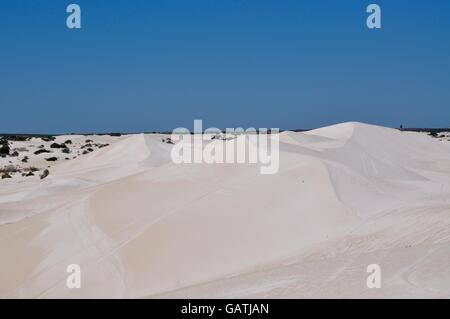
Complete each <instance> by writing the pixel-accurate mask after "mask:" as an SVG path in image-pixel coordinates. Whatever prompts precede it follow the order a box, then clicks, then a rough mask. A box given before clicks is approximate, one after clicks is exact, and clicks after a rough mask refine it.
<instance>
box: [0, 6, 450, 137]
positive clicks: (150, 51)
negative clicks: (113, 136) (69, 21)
mask: <svg viewBox="0 0 450 319" xmlns="http://www.w3.org/2000/svg"><path fill="white" fill-rule="evenodd" d="M70 3H77V4H79V5H80V6H81V9H82V29H81V30H69V29H68V28H67V27H66V17H67V15H68V14H67V13H66V12H65V9H66V6H67V5H68V4H70ZM370 3H378V4H379V5H380V6H381V8H382V25H383V27H382V29H381V30H369V29H367V27H366V24H365V23H366V18H367V15H368V14H367V13H366V7H367V5H368V4H370ZM0 110H1V113H0V114H1V118H2V120H1V123H0V132H16V133H69V132H94V131H95V132H108V131H127V132H130V131H133V132H139V131H160V130H172V129H174V128H176V127H178V126H184V127H187V128H192V126H193V121H194V119H203V121H204V127H209V126H215V127H219V128H223V129H224V128H226V127H238V126H241V127H244V128H247V127H251V126H252V127H277V128H281V129H294V128H310V127H319V126H323V125H328V124H334V123H337V122H344V121H362V122H368V123H374V124H381V125H386V126H393V127H397V126H398V125H400V124H401V123H402V124H403V125H405V126H416V127H417V126H420V127H425V126H426V127H448V126H450V1H448V0H431V1H425V0H416V1H415V0H408V1H407V0H396V1H392V0H389V1H375V0H373V1H358V0H352V1H348V0H314V1H306V0H305V1H299V0H296V1H287V0H271V1H268V0H190V1H186V0H151V1H149V0H114V1H109V0H108V1H106V0H73V1H72V2H70V1H56V0H26V1H25V0H14V1H13V0H9V1H2V3H1V5H0Z"/></svg>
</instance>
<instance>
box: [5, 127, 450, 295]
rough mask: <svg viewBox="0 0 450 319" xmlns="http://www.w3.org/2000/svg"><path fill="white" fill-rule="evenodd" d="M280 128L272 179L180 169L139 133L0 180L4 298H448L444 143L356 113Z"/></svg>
mask: <svg viewBox="0 0 450 319" xmlns="http://www.w3.org/2000/svg"><path fill="white" fill-rule="evenodd" d="M279 137H280V170H279V172H278V173H277V174H274V175H261V174H260V172H259V166H258V165H254V164H214V165H211V164H180V165H176V164H174V163H172V161H171V157H170V150H171V147H172V145H170V144H166V143H162V142H161V140H162V138H164V136H161V135H144V134H140V135H131V136H125V137H121V138H110V137H103V142H106V143H110V144H111V145H110V146H109V147H105V148H102V149H100V150H98V151H96V152H93V153H91V154H88V155H85V156H83V157H79V158H76V159H74V160H71V161H67V162H63V163H60V164H55V165H54V166H53V167H52V169H51V174H50V176H49V177H48V178H46V179H44V180H39V179H32V180H26V179H24V180H20V182H17V181H14V180H9V181H0V256H2V258H1V264H0V267H1V268H0V270H1V271H0V297H3V298H23V297H30V298H55V297H56V298H80V297H88V298H91V297H102V298H103V297H105V298H121V297H125V298H152V297H156V298H167V297H181V298H187V297H191V298H192V297H199V298H204V297H205V298H206V297H210V298H232V297H245V298H247V297H251V298H314V297H325V298H350V297H357V298H393V297H406V298H418V297H426V298H449V297H450V145H449V144H446V143H444V142H441V141H439V140H436V139H433V138H431V137H429V136H426V135H424V134H420V133H406V132H400V131H397V130H394V129H388V128H383V127H378V126H372V125H366V124H361V123H344V124H339V125H334V126H330V127H325V128H321V129H318V130H313V131H309V132H305V133H293V132H283V133H281V134H280V136H279ZM60 138H61V139H63V138H64V137H60ZM69 264H79V265H80V266H81V269H82V288H81V289H68V288H67V286H66V278H67V276H68V273H67V272H66V267H67V265H69ZM369 264H379V265H380V267H381V269H382V288H380V289H368V288H367V286H366V278H367V276H368V275H369V274H368V273H367V272H366V267H367V266H368V265H369Z"/></svg>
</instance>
